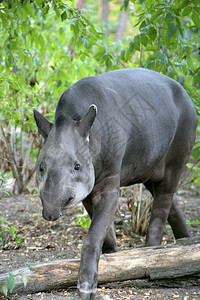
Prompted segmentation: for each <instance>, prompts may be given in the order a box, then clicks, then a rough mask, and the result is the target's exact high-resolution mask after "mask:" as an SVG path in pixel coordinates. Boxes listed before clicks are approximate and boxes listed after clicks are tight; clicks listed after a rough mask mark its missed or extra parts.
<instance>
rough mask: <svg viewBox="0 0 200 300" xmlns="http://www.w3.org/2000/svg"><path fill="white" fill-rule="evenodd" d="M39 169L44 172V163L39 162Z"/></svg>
mask: <svg viewBox="0 0 200 300" xmlns="http://www.w3.org/2000/svg"><path fill="white" fill-rule="evenodd" d="M39 171H40V173H43V172H44V167H43V165H42V164H39Z"/></svg>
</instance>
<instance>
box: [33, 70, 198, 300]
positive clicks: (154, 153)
mask: <svg viewBox="0 0 200 300" xmlns="http://www.w3.org/2000/svg"><path fill="white" fill-rule="evenodd" d="M89 107H90V109H89ZM96 107H97V115H96ZM88 109H89V110H88ZM34 115H35V119H36V123H37V125H38V128H39V131H40V133H41V134H42V135H43V137H44V139H45V144H44V148H43V150H42V153H41V155H40V158H39V171H38V175H37V178H38V182H39V187H40V194H41V199H42V202H43V216H44V218H45V219H48V220H55V219H57V218H58V217H59V216H60V215H61V214H62V209H64V207H69V206H72V205H75V204H76V203H77V202H79V201H83V204H84V206H85V207H86V209H87V211H88V213H89V215H90V217H91V218H92V224H91V227H90V229H89V232H88V235H87V237H86V240H85V242H84V245H83V249H82V258H81V266H80V271H79V283H78V288H79V291H80V295H81V297H82V298H83V299H90V295H91V294H93V293H95V291H96V285H97V265H98V260H99V255H100V252H101V249H103V252H111V251H115V250H116V239H115V234H114V228H113V217H114V214H115V209H116V207H117V202H118V191H119V187H120V186H127V185H131V184H134V183H144V185H145V186H146V187H147V189H148V190H149V191H150V192H151V193H152V195H153V196H154V202H153V208H152V215H151V220H150V224H149V229H148V234H147V239H146V245H147V246H148V245H157V244H159V243H160V242H161V239H162V234H163V231H164V226H165V223H166V221H167V219H168V221H169V223H170V225H171V227H172V229H173V232H174V235H175V237H176V238H181V237H184V236H189V232H188V230H187V227H186V225H185V221H184V217H183V215H182V212H181V210H180V208H179V207H178V204H177V202H176V200H173V194H174V192H175V190H176V187H177V184H178V181H179V179H180V176H181V173H182V171H183V168H184V166H185V164H186V162H187V161H188V158H189V156H190V153H191V150H192V147H193V143H194V140H195V130H196V126H197V115H196V113H195V110H194V107H193V105H192V103H191V100H190V98H189V96H188V95H187V93H186V92H185V90H184V89H183V88H182V86H181V85H180V84H178V83H177V82H176V81H174V80H172V79H170V78H168V77H166V76H163V75H161V74H159V73H156V72H153V71H150V70H145V69H137V68H135V69H124V70H118V71H112V72H108V73H105V74H103V75H98V76H95V77H89V78H84V79H82V80H80V81H78V82H77V83H76V84H74V85H73V86H72V87H71V88H69V89H68V90H67V91H66V92H65V93H64V94H63V95H62V97H61V98H60V101H59V102H58V105H57V109H56V114H55V124H51V123H49V122H48V121H47V120H46V119H44V118H43V117H42V116H41V115H39V113H38V112H36V111H35V114H34Z"/></svg>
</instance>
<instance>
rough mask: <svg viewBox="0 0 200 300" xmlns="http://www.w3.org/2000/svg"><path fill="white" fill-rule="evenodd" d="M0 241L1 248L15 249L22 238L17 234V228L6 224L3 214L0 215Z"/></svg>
mask: <svg viewBox="0 0 200 300" xmlns="http://www.w3.org/2000/svg"><path fill="white" fill-rule="evenodd" d="M0 242H1V248H2V249H8V248H10V247H11V248H14V249H17V248H18V247H19V246H20V244H21V242H22V239H21V237H19V236H18V230H17V228H16V227H15V226H13V225H9V224H6V222H5V219H4V217H3V216H0Z"/></svg>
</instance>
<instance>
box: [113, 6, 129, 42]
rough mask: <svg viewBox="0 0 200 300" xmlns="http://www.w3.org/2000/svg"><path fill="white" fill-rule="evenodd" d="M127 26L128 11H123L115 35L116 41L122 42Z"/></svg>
mask: <svg viewBox="0 0 200 300" xmlns="http://www.w3.org/2000/svg"><path fill="white" fill-rule="evenodd" d="M126 25H127V11H125V10H122V11H121V13H120V15H119V21H118V27H117V31H116V33H115V41H120V40H122V39H123V37H124V34H125V32H126Z"/></svg>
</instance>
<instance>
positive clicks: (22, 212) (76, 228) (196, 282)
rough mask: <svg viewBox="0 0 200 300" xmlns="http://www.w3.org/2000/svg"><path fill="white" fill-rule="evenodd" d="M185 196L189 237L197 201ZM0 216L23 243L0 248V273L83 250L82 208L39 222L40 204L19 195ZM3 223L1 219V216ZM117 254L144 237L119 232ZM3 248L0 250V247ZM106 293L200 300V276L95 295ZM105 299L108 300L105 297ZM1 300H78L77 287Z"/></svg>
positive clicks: (199, 209)
mask: <svg viewBox="0 0 200 300" xmlns="http://www.w3.org/2000/svg"><path fill="white" fill-rule="evenodd" d="M199 197H200V196H199V195H197V196H194V195H191V194H190V193H185V194H183V195H182V196H179V202H180V204H181V206H182V208H183V210H184V213H185V216H186V220H188V226H189V229H190V232H191V234H192V236H196V235H200V230H199V229H200V224H196V225H195V224H191V222H192V223H194V222H193V221H194V220H200V199H199ZM0 212H2V213H3V215H4V217H5V221H4V223H5V224H7V225H11V224H12V225H13V226H15V227H16V228H17V230H18V234H17V236H19V237H21V238H22V242H21V243H20V246H19V247H18V248H17V249H13V244H12V243H11V244H10V245H9V243H8V249H6V250H0V273H5V272H9V271H12V270H15V269H18V268H20V267H26V266H28V265H33V264H34V263H36V262H45V261H50V260H55V259H61V258H77V257H80V253H81V246H82V244H83V240H84V238H85V235H86V233H87V230H86V229H83V228H82V227H80V225H76V219H77V217H78V216H81V215H82V213H83V208H82V206H81V205H79V206H77V207H75V208H73V209H70V210H68V211H65V215H64V216H63V217H62V218H60V219H59V220H57V221H55V222H47V221H45V220H43V219H42V218H41V203H40V200H39V198H38V197H37V196H33V195H23V196H19V197H13V198H10V197H8V198H3V199H1V200H0ZM0 219H1V217H0ZM117 241H118V248H119V250H125V249H130V248H133V247H141V246H143V245H144V238H143V237H137V238H131V237H129V236H126V235H125V234H124V231H123V229H122V228H121V229H117ZM164 243H168V244H172V243H174V240H173V236H172V233H170V231H169V230H167V232H166V234H165V236H164ZM0 249H1V247H0ZM103 294H104V295H108V296H109V297H110V299H184V300H188V299H200V277H198V276H197V277H188V278H179V279H178V278H177V279H173V280H159V281H154V282H150V281H148V280H133V281H126V282H117V283H112V284H111V283H107V284H105V285H103V286H99V287H98V295H103ZM109 297H108V298H109ZM0 299H1V300H2V299H21V300H28V299H33V300H35V299H37V300H38V299H45V300H47V299H52V300H54V299H56V300H61V299H68V300H70V299H79V297H78V295H77V291H76V288H75V287H72V288H68V289H66V290H57V291H49V292H42V293H37V294H28V295H12V296H9V298H6V297H4V296H0Z"/></svg>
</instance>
